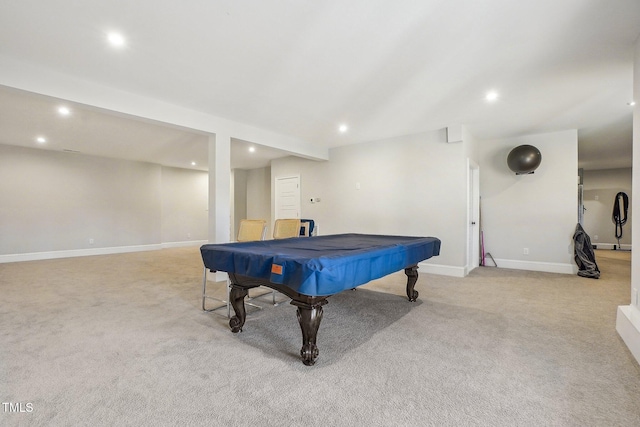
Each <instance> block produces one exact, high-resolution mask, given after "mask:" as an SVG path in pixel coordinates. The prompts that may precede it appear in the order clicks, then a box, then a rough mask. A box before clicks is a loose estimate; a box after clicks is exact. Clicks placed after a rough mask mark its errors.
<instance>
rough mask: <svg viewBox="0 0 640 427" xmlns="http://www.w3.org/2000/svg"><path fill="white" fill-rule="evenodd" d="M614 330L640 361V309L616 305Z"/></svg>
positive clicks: (639, 361)
mask: <svg viewBox="0 0 640 427" xmlns="http://www.w3.org/2000/svg"><path fill="white" fill-rule="evenodd" d="M616 331H617V332H618V335H620V337H621V338H622V340H623V341H624V343H625V344H626V345H627V347H629V351H630V352H631V354H632V355H633V357H635V359H636V360H637V361H638V363H640V310H638V308H637V307H635V306H633V305H620V306H618V315H617V317H616Z"/></svg>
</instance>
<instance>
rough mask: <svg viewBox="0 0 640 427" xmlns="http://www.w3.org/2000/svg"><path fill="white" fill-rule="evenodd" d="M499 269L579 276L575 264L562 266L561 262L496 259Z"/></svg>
mask: <svg viewBox="0 0 640 427" xmlns="http://www.w3.org/2000/svg"><path fill="white" fill-rule="evenodd" d="M496 264H498V267H499V268H509V269H514V270H529V271H542V272H545V273H561V274H577V273H578V267H577V266H576V265H573V264H562V263H559V262H538V261H520V260H512V259H499V258H496Z"/></svg>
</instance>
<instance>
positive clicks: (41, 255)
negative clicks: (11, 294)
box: [0, 240, 207, 264]
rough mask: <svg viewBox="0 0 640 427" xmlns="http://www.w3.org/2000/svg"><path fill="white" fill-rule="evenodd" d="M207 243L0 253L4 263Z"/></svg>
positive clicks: (172, 243) (0, 262) (155, 249)
mask: <svg viewBox="0 0 640 427" xmlns="http://www.w3.org/2000/svg"><path fill="white" fill-rule="evenodd" d="M205 243H207V241H206V240H202V241H200V240H198V241H187V242H168V243H157V244H151V245H135V246H115V247H109V248H91V249H71V250H66V251H50V252H31V253H24V254H9V255H0V264H4V263H8V262H23V261H40V260H45V259H57V258H74V257H81V256H94V255H111V254H123V253H128V252H144V251H157V250H160V249H166V248H179V247H186V246H201V245H203V244H205Z"/></svg>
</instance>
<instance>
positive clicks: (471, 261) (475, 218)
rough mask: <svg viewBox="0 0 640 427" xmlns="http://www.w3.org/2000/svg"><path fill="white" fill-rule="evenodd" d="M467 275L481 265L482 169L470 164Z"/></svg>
mask: <svg viewBox="0 0 640 427" xmlns="http://www.w3.org/2000/svg"><path fill="white" fill-rule="evenodd" d="M468 165H469V167H468V169H467V171H468V182H467V196H468V202H467V208H468V213H467V221H468V224H467V274H468V273H469V272H470V271H471V270H473V269H474V268H476V267H478V266H479V265H480V168H479V167H478V165H476V164H475V163H473V162H472V161H469V162H468Z"/></svg>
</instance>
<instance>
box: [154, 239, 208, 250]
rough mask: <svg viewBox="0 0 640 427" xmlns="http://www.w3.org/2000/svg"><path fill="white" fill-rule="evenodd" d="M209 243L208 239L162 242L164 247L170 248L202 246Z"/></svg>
mask: <svg viewBox="0 0 640 427" xmlns="http://www.w3.org/2000/svg"><path fill="white" fill-rule="evenodd" d="M207 243H209V241H208V240H187V241H184V242H164V243H162V245H161V246H162V249H170V248H186V247H189V246H202V245H206V244H207Z"/></svg>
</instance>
